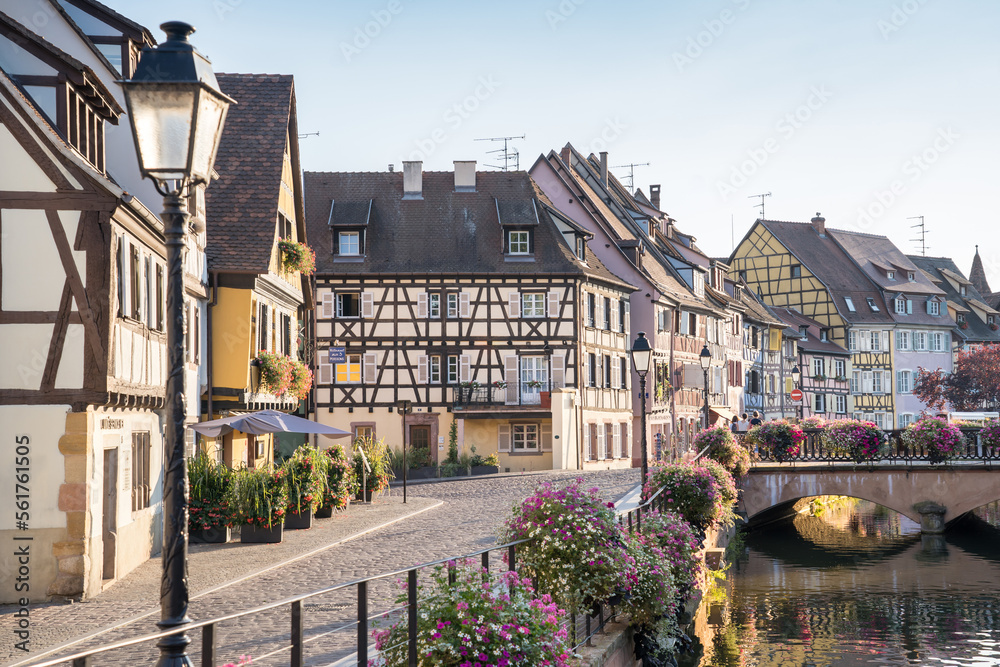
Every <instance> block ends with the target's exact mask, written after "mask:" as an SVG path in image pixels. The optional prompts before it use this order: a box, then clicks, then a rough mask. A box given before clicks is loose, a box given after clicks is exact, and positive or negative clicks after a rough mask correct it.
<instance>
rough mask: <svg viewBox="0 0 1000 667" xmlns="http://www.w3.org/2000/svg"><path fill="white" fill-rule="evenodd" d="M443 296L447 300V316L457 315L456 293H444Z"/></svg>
mask: <svg viewBox="0 0 1000 667" xmlns="http://www.w3.org/2000/svg"><path fill="white" fill-rule="evenodd" d="M445 298H446V299H447V300H448V317H449V318H456V317H458V294H457V293H455V292H451V293H450V294H447V295H445Z"/></svg>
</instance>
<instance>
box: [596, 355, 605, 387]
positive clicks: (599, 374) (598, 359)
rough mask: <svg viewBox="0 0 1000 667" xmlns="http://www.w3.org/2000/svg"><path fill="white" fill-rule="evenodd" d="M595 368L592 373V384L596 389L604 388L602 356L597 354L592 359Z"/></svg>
mask: <svg viewBox="0 0 1000 667" xmlns="http://www.w3.org/2000/svg"><path fill="white" fill-rule="evenodd" d="M594 361H595V362H596V365H597V368H596V369H595V371H596V372H595V373H594V378H595V379H594V384H595V385H596V386H598V387H603V386H604V355H603V354H599V355H597V356H596V357H595V358H594Z"/></svg>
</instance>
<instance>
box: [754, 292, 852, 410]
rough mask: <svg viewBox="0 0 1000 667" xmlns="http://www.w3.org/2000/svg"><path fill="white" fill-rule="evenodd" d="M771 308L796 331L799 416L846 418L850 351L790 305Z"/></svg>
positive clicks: (849, 380)
mask: <svg viewBox="0 0 1000 667" xmlns="http://www.w3.org/2000/svg"><path fill="white" fill-rule="evenodd" d="M771 311H772V312H773V313H775V314H776V315H777V316H778V317H780V318H781V319H782V321H784V322H785V324H786V325H788V327H789V328H791V329H792V330H793V331H796V332H798V336H797V346H798V358H797V366H798V368H799V372H800V380H799V386H798V389H801V390H802V394H803V397H802V401H801V403H800V404H797V405H798V416H799V417H803V418H804V417H821V418H822V419H827V420H830V419H847V417H848V415H849V412H848V406H849V405H850V393H851V373H852V369H851V353H850V351H848V350H847V349H846V348H844V347H843V346H841V345H838V344H837V343H835V342H833V340H831V338H830V331H829V329H828V328H827V327H825V326H823V325H822V324H820V323H819V322H817V321H816V320H814V319H812V318H809V317H806V316H805V315H803V314H802V313H800V312H798V311H796V310H795V309H793V308H772V309H771Z"/></svg>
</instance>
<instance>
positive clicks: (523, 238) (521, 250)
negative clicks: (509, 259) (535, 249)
mask: <svg viewBox="0 0 1000 667" xmlns="http://www.w3.org/2000/svg"><path fill="white" fill-rule="evenodd" d="M530 252H531V232H528V231H525V230H522V231H510V232H507V253H508V254H510V255H527V254H529V253H530Z"/></svg>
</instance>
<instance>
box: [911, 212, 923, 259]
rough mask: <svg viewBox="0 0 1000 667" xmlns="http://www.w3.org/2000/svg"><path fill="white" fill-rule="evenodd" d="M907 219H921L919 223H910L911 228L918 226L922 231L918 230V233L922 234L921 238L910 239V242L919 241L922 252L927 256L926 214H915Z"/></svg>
mask: <svg viewBox="0 0 1000 667" xmlns="http://www.w3.org/2000/svg"><path fill="white" fill-rule="evenodd" d="M907 220H919V221H920V224H919V225H910V229H917V228H918V227H919V228H920V231H918V232H917V234H918V235H919V236H920V238H919V239H910V243H919V244H920V254H921V255H922V256H923V257H926V256H927V225H925V224H924V216H922V215H915V216H913V217H912V218H907Z"/></svg>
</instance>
